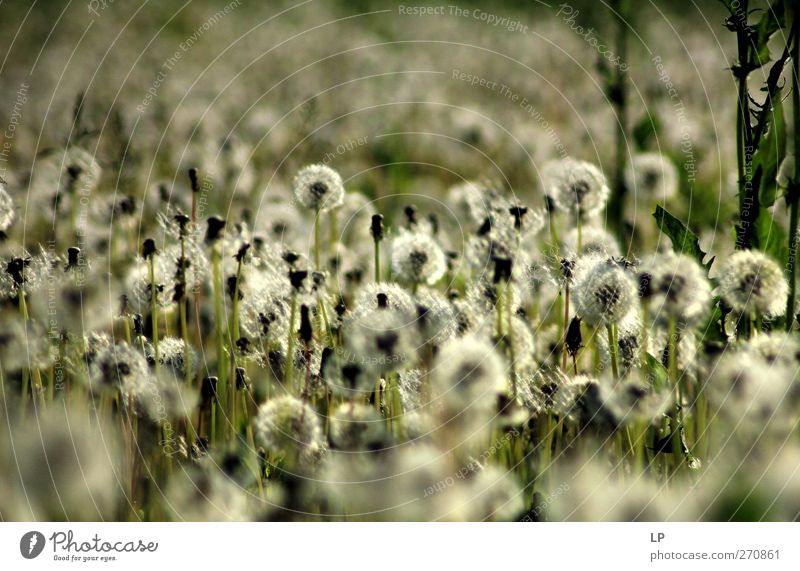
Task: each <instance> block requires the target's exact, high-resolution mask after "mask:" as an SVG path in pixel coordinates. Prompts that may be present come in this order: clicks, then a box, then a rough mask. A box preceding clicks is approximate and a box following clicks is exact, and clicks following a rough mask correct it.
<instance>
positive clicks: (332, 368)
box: [321, 349, 375, 399]
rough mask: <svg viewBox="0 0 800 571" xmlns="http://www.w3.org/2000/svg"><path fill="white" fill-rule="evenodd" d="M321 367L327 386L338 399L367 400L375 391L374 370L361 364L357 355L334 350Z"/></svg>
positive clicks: (324, 359)
mask: <svg viewBox="0 0 800 571" xmlns="http://www.w3.org/2000/svg"><path fill="white" fill-rule="evenodd" d="M348 357H349V358H348ZM321 367H322V371H321V373H322V377H323V379H324V380H325V384H326V385H327V386H328V389H330V391H331V393H333V394H334V395H336V396H338V397H342V398H345V399H359V398H366V397H367V396H368V395H369V393H371V392H372V391H373V390H374V389H375V377H374V375H372V374H371V371H372V369H371V368H369V367H366V366H364V365H362V364H360V363H359V358H358V356H356V355H349V354H347V353H346V352H345V351H343V350H341V349H339V350H334V351H333V352H331V353H330V354H328V355H326V356H323V358H322V365H321Z"/></svg>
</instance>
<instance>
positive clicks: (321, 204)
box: [293, 164, 344, 212]
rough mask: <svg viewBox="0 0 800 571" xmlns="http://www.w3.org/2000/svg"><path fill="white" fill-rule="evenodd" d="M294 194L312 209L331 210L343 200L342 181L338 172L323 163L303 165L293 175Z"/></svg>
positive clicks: (305, 205) (299, 200)
mask: <svg viewBox="0 0 800 571" xmlns="http://www.w3.org/2000/svg"><path fill="white" fill-rule="evenodd" d="M293 186H294V195H295V198H297V201H298V202H299V203H300V204H302V205H303V206H304V207H306V208H308V209H310V210H313V211H317V212H319V211H323V210H331V209H333V208H336V207H338V206H341V204H342V203H343V202H344V183H342V177H341V176H339V173H338V172H336V171H335V170H333V169H332V168H330V167H329V166H326V165H323V164H316V165H309V166H307V167H304V168H303V169H301V170H300V172H298V173H297V175H295V177H294V183H293Z"/></svg>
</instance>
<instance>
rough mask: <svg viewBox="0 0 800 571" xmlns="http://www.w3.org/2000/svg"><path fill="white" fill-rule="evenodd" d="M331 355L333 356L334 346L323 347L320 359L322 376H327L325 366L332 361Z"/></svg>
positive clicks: (320, 374) (320, 373)
mask: <svg viewBox="0 0 800 571" xmlns="http://www.w3.org/2000/svg"><path fill="white" fill-rule="evenodd" d="M331 357H333V348H331V347H325V348H324V349H322V356H321V357H320V361H319V376H320V378H322V379H324V378H325V366H326V365H327V364H328V361H330V359H331Z"/></svg>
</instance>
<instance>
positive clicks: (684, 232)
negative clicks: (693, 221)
mask: <svg viewBox="0 0 800 571" xmlns="http://www.w3.org/2000/svg"><path fill="white" fill-rule="evenodd" d="M653 217H655V219H656V224H657V225H658V228H659V230H661V232H663V233H664V234H666V235H667V236H668V237H669V239H670V240H671V241H672V248H673V249H674V250H675V251H676V252H680V253H681V254H686V255H688V256H692V257H693V258H694V259H695V260H697V263H698V264H700V265H701V266H703V267H704V268H705V269H706V270H708V269H709V268H710V267H711V264H712V263H713V262H714V258H711V259H710V260H709V261H708V262H707V263H706V262H705V261H704V260H705V258H706V253H705V252H704V251H703V250H702V249H701V248H700V241H699V239H698V238H697V235H696V234H695V233H694V232H692V231H691V230H689V229H688V228H687V227H686V226H685V225H684V224H683V222H681V221H680V220H678V219H677V218H675V217H674V216H673V215H672V214H670V213H669V212H667V211H666V210H665V209H664V208H663V207H662V206H661V205H656V211H655V212H654V213H653Z"/></svg>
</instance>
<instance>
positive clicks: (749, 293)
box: [719, 250, 789, 317]
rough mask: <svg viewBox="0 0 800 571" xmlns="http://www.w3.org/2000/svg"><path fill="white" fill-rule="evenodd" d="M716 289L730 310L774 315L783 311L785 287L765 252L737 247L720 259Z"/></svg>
mask: <svg viewBox="0 0 800 571" xmlns="http://www.w3.org/2000/svg"><path fill="white" fill-rule="evenodd" d="M719 292H720V295H721V296H722V299H723V300H724V301H725V303H727V304H728V305H729V306H730V307H731V308H732V309H733V310H734V311H737V312H739V313H744V314H751V313H755V314H758V315H764V316H769V317H777V316H781V315H783V313H784V312H785V311H786V297H787V296H788V294H789V288H788V286H787V284H786V280H785V279H784V277H783V273H782V272H781V269H780V267H778V264H776V263H775V262H774V261H773V260H772V259H771V258H769V257H767V256H766V254H763V253H761V252H757V251H755V250H741V251H739V252H736V253H734V254H732V255H731V256H730V257H729V258H728V259H727V260H725V261H724V262H723V263H722V266H721V267H720V275H719Z"/></svg>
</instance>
